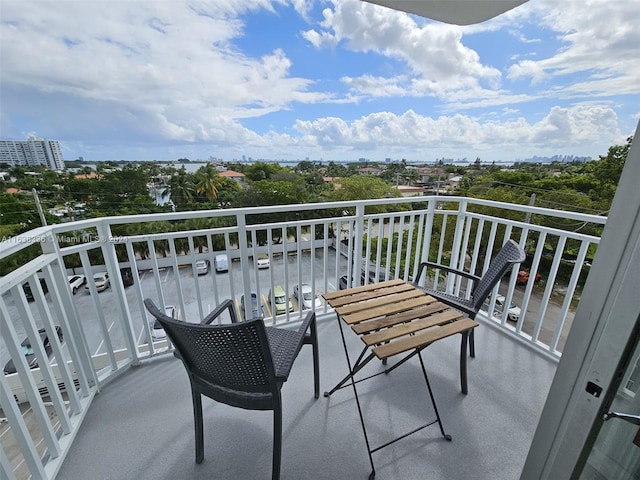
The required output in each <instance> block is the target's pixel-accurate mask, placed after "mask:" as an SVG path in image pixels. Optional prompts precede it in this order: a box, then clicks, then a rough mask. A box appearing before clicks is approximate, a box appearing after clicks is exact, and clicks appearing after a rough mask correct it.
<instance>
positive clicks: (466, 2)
mask: <svg viewBox="0 0 640 480" xmlns="http://www.w3.org/2000/svg"><path fill="white" fill-rule="evenodd" d="M366 1H367V2H369V3H375V4H377V5H382V6H385V7H389V8H393V9H394V10H401V11H403V12H407V13H414V14H416V15H420V16H422V17H427V18H431V19H433V20H438V21H440V22H445V23H452V24H455V25H471V24H474V23H480V22H484V21H485V20H489V19H490V18H493V17H496V16H498V15H500V14H502V13H504V12H506V11H508V10H511V9H512V8H515V7H517V6H518V5H522V4H523V3H526V2H527V1H528V0H366Z"/></svg>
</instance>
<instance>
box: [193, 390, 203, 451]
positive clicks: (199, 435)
mask: <svg viewBox="0 0 640 480" xmlns="http://www.w3.org/2000/svg"><path fill="white" fill-rule="evenodd" d="M191 397H192V399H193V421H194V424H195V429H196V463H202V460H204V431H203V426H202V396H201V394H200V392H199V391H198V390H196V389H195V388H194V387H193V385H192V386H191Z"/></svg>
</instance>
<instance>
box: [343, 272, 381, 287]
mask: <svg viewBox="0 0 640 480" xmlns="http://www.w3.org/2000/svg"><path fill="white" fill-rule="evenodd" d="M364 281H365V276H364V272H362V273H361V274H360V285H364ZM378 281H379V282H383V281H384V272H380V274H379V275H378ZM369 283H376V273H375V272H369ZM351 286H352V287H358V286H359V285H356V284H355V283H354V284H353V285H351ZM338 288H339V289H340V290H344V289H346V288H347V276H346V275H343V276H341V277H340V281H339V282H338Z"/></svg>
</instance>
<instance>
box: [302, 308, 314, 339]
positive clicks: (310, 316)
mask: <svg viewBox="0 0 640 480" xmlns="http://www.w3.org/2000/svg"><path fill="white" fill-rule="evenodd" d="M309 327H311V331H310V334H313V332H315V329H316V312H315V311H314V310H309V311H308V312H307V316H306V317H304V320H303V321H302V324H301V325H300V327H298V334H300V335H306V334H307V330H308V329H309Z"/></svg>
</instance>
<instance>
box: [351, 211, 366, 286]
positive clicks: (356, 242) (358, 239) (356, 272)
mask: <svg viewBox="0 0 640 480" xmlns="http://www.w3.org/2000/svg"><path fill="white" fill-rule="evenodd" d="M353 223H354V225H353V226H354V230H355V231H354V232H353V251H352V255H353V272H352V275H353V277H352V285H353V286H356V285H360V275H361V273H362V239H363V238H364V236H363V233H364V204H363V203H358V204H357V205H356V218H355V221H354V222H353ZM367 277H368V272H367V275H365V278H367Z"/></svg>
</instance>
